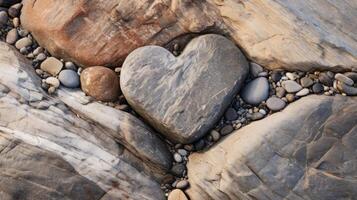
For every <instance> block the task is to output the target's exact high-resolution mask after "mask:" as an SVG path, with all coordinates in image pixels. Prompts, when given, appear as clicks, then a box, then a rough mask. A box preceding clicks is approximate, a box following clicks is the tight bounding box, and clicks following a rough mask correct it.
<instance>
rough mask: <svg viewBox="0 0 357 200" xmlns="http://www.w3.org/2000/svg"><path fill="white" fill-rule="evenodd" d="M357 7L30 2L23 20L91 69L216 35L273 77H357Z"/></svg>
mask: <svg viewBox="0 0 357 200" xmlns="http://www.w3.org/2000/svg"><path fill="white" fill-rule="evenodd" d="M356 7H357V1H355V0H353V1H349V0H341V1H324V0H307V1H292V0H289V1H286V0H277V1H273V0H268V1H258V0H252V1H238V0H225V1H221V0H209V1H193V0H184V1H178V0H172V1H166V0H154V1H148V0H142V1H136V0H125V1H124V0H108V1H99V0H93V1H90V2H88V1H85V0H78V1H72V0H64V1H46V0H26V1H24V7H23V13H22V16H21V20H22V24H23V25H24V26H25V28H27V29H28V30H30V31H31V32H32V33H33V35H34V36H35V38H36V39H37V40H38V41H39V42H40V44H41V45H43V46H44V47H46V48H47V49H48V50H49V51H50V52H51V53H52V54H53V55H55V56H59V57H63V58H65V59H71V60H73V61H76V62H77V63H80V64H82V65H86V66H94V65H109V66H116V65H118V64H120V63H121V62H122V61H123V60H124V58H125V57H126V55H128V54H129V53H130V52H131V51H133V50H134V49H136V48H138V47H140V46H144V45H149V44H156V45H164V44H166V43H168V42H169V41H171V40H172V39H174V38H176V37H178V36H180V35H184V34H186V33H198V32H201V31H204V30H209V31H210V32H215V33H226V34H227V35H229V36H230V37H231V38H232V39H233V40H234V41H235V42H236V44H239V46H240V47H241V48H243V49H244V52H245V53H246V55H247V56H248V57H249V58H250V59H251V60H253V61H254V62H256V63H258V64H260V65H262V66H265V67H268V68H270V69H276V68H285V69H289V70H295V69H299V70H311V69H316V68H319V69H324V70H330V69H331V70H341V69H345V70H347V69H354V70H357V58H356V57H357V32H356V30H357V24H356V23H355V19H356V18H357V12H355V10H356ZM33 22H36V23H33ZM336 27H337V28H336Z"/></svg>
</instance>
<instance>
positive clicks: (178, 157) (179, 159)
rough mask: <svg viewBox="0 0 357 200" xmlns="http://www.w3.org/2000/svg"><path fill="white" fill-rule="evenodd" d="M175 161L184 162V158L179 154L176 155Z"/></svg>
mask: <svg viewBox="0 0 357 200" xmlns="http://www.w3.org/2000/svg"><path fill="white" fill-rule="evenodd" d="M174 160H175V162H178V163H180V162H182V161H183V160H182V156H181V155H180V154H178V153H175V154H174Z"/></svg>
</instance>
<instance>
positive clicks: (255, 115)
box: [247, 112, 265, 121]
mask: <svg viewBox="0 0 357 200" xmlns="http://www.w3.org/2000/svg"><path fill="white" fill-rule="evenodd" d="M264 116H265V115H263V114H262V113H260V112H256V113H252V114H248V115H247V117H248V118H249V119H251V120H253V121H255V120H259V119H262V118H263V117H264Z"/></svg>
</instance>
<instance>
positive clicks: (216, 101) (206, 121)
mask: <svg viewBox="0 0 357 200" xmlns="http://www.w3.org/2000/svg"><path fill="white" fill-rule="evenodd" d="M248 71H249V67H248V62H247V60H246V59H245V57H244V55H243V54H242V53H241V52H240V50H239V49H238V48H237V47H236V46H235V45H234V44H233V43H232V42H231V41H230V40H228V39H226V38H225V37H223V36H220V35H214V34H208V35H204V36H201V37H198V38H196V39H194V40H192V41H191V42H190V43H189V44H188V45H187V46H186V48H185V50H184V51H183V53H182V54H181V55H180V56H179V57H175V56H173V55H172V54H171V53H170V52H169V51H167V50H166V49H164V48H162V47H158V46H148V47H142V48H139V49H137V50H135V51H134V52H132V53H131V54H130V55H129V56H128V58H127V59H126V60H125V62H124V64H123V68H122V70H121V77H120V86H121V89H122V91H123V94H124V96H125V97H126V99H127V101H128V102H129V103H130V105H132V107H133V108H134V109H135V111H136V112H138V113H139V114H140V115H141V116H143V117H144V118H145V119H146V120H147V121H148V122H149V123H150V124H151V125H152V126H153V127H154V128H155V129H157V130H158V131H160V132H161V133H162V134H164V135H165V136H166V137H168V138H169V139H171V140H172V141H174V142H179V143H190V142H193V141H195V140H197V139H199V138H200V137H202V136H203V135H204V134H205V133H207V131H209V130H210V129H211V128H212V126H214V125H215V123H216V122H217V121H218V120H219V119H220V118H221V117H222V115H223V112H224V111H225V110H226V109H227V107H228V106H229V104H230V103H231V102H232V100H233V98H234V96H235V95H236V94H237V92H238V90H239V89H240V87H241V86H242V84H243V82H244V80H245V77H246V75H247V74H248Z"/></svg>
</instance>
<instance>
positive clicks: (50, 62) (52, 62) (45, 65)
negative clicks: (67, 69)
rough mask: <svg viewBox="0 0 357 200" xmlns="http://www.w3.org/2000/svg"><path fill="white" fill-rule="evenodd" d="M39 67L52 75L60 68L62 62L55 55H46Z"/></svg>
mask: <svg viewBox="0 0 357 200" xmlns="http://www.w3.org/2000/svg"><path fill="white" fill-rule="evenodd" d="M40 68H41V69H42V70H43V71H45V72H47V73H49V74H51V75H52V76H56V75H57V74H58V73H59V72H60V71H61V70H62V68H63V63H62V62H61V61H59V60H58V59H57V58H55V57H48V58H46V60H45V61H43V62H42V63H41V65H40Z"/></svg>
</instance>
